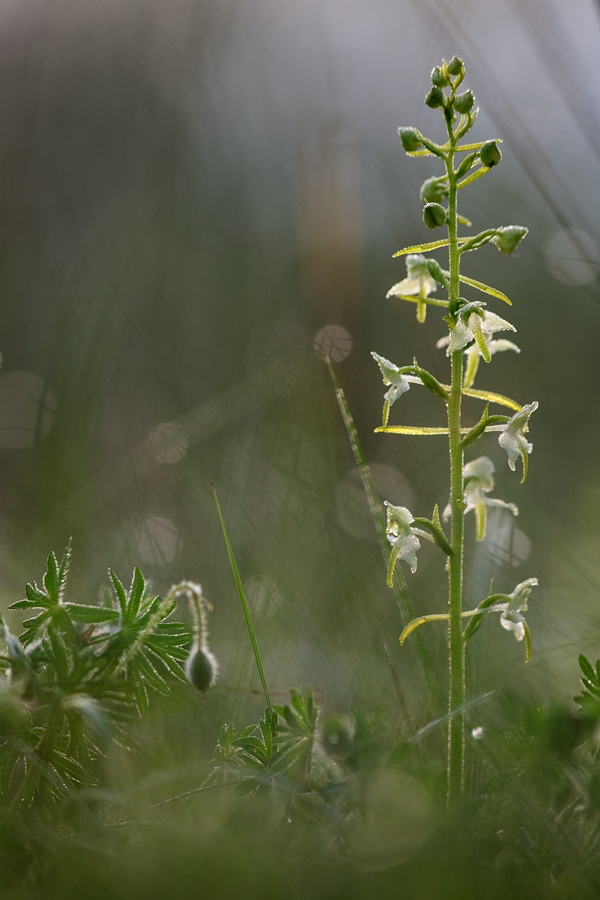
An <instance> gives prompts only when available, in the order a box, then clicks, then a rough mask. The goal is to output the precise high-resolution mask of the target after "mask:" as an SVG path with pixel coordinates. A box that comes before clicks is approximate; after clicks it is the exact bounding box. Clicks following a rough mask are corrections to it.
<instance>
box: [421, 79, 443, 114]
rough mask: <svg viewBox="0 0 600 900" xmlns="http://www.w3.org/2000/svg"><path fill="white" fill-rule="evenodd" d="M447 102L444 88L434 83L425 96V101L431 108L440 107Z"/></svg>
mask: <svg viewBox="0 0 600 900" xmlns="http://www.w3.org/2000/svg"><path fill="white" fill-rule="evenodd" d="M445 102H446V98H445V97H444V92H443V90H442V89H441V88H440V87H437V86H436V85H435V84H434V86H433V87H432V88H431V90H430V91H429V93H428V94H427V96H426V97H425V103H426V104H427V106H428V107H429V108H430V109H438V107H441V106H444V105H445Z"/></svg>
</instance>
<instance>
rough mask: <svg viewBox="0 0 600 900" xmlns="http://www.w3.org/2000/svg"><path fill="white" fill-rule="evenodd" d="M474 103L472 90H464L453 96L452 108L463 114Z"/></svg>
mask: <svg viewBox="0 0 600 900" xmlns="http://www.w3.org/2000/svg"><path fill="white" fill-rule="evenodd" d="M474 103H475V97H474V96H473V91H465V92H464V94H458V95H457V96H456V97H455V98H454V109H455V110H456V112H458V113H461V115H463V114H466V113H468V112H469V110H470V109H471V107H472V106H473V104H474Z"/></svg>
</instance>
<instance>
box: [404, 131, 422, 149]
mask: <svg viewBox="0 0 600 900" xmlns="http://www.w3.org/2000/svg"><path fill="white" fill-rule="evenodd" d="M398 134H399V135H400V140H401V141H402V146H403V147H404V149H405V150H406V152H407V153H414V152H415V150H418V149H419V148H420V147H422V146H423V144H422V143H421V139H420V138H419V135H418V133H417V129H416V128H399V129H398Z"/></svg>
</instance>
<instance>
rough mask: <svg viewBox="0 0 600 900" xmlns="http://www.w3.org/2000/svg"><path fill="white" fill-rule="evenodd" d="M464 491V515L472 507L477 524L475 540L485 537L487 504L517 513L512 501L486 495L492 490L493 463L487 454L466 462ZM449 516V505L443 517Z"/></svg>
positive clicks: (515, 514)
mask: <svg viewBox="0 0 600 900" xmlns="http://www.w3.org/2000/svg"><path fill="white" fill-rule="evenodd" d="M463 478H464V492H465V502H466V504H467V505H466V507H465V515H466V514H467V513H468V512H470V511H471V510H472V509H473V510H475V521H476V524H477V540H478V541H481V540H483V538H484V537H485V526H486V521H487V508H488V507H489V506H496V507H501V508H502V509H506V510H508V511H509V512H511V513H512V514H513V516H518V515H519V510H518V509H517V507H516V506H515V504H514V503H506V502H505V501H504V500H500V499H499V498H497V497H488V496H486V495H487V494H489V492H490V491H493V490H494V463H493V462H492V461H491V459H488V457H487V456H480V457H478V458H477V459H473V460H471V462H468V463H467V464H466V466H465V467H464V469H463ZM449 517H450V505H448V506H447V507H446V509H445V510H444V519H448V518H449Z"/></svg>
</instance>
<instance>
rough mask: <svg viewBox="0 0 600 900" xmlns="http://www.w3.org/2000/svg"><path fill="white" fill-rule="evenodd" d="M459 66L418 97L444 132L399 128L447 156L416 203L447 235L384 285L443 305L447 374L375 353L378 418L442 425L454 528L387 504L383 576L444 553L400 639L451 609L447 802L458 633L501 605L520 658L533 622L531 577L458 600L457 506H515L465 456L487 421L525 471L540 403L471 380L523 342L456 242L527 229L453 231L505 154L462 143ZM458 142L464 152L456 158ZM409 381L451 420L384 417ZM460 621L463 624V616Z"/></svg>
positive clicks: (448, 67) (471, 630)
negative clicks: (477, 412)
mask: <svg viewBox="0 0 600 900" xmlns="http://www.w3.org/2000/svg"><path fill="white" fill-rule="evenodd" d="M464 77H465V69H464V64H463V62H462V60H461V59H459V58H458V57H456V56H455V57H454V58H453V59H451V60H450V62H449V63H446V62H445V61H443V62H442V65H441V66H436V68H434V69H433V71H432V73H431V81H432V87H431V90H430V91H429V93H428V94H427V96H426V98H425V103H426V104H427V106H428V107H430V108H431V109H439V110H440V111H441V113H442V115H443V117H444V122H445V125H446V129H447V133H448V140H447V141H446V143H445V144H443V145H440V144H436V143H434V142H433V141H431V140H429V139H428V138H426V137H425V136H424V135H423V134H421V132H420V131H418V130H417V129H416V128H400V129H399V134H400V138H401V141H402V146H403V147H404V149H405V151H406V152H407V154H408V155H409V156H414V157H422V156H432V155H433V156H436V157H438V159H440V160H441V161H442V162H443V164H444V167H445V173H444V174H443V175H441V176H439V177H434V178H428V179H427V180H426V181H425V183H424V184H423V186H422V188H421V200H422V201H423V203H424V207H423V219H424V222H425V224H426V225H427V227H428V228H431V229H435V228H441V227H444V226H445V227H446V228H447V237H443V238H441V239H440V240H435V241H432V242H429V243H424V244H418V245H415V246H411V247H406V248H405V249H403V250H400V251H399V252H398V253H396V254H395V256H406V265H407V270H408V271H407V277H406V278H404V279H403V280H402V281H400V282H399V283H398V284H396V285H394V286H393V287H392V288H391V290H390V291H389V293H388V296H393V297H398V298H400V299H402V300H406V301H409V302H413V303H416V304H417V319H418V321H419V322H421V323H424V322H425V317H426V313H427V307H428V306H437V307H441V308H443V309H444V310H445V312H446V315H445V316H444V321H445V322H446V324H447V325H448V335H447V336H446V337H445V338H442V339H441V340H440V341H438V343H437V346H438V347H445V348H446V356H448V357H449V358H450V363H451V378H450V384H443V383H441V382H439V381H438V380H437V379H436V378H435V377H434V376H433V375H432V374H430V373H429V372H427V371H425V370H424V369H422V368H421V367H420V366H419V365H418V364H417V361H416V359H415V360H413V363H412V365H408V366H401V367H399V366H397V365H395V364H394V363H391V362H389V361H388V360H386V359H384V358H383V357H381V356H379V355H378V354H376V353H374V354H373V356H374V357H375V359H376V361H377V363H378V365H379V367H380V369H381V372H382V374H383V380H384V384H385V385H386V386H387V387H388V388H389V389H388V391H387V392H386V394H385V398H384V405H383V425H382V426H381V427H380V428H377V429H376V430H377V431H379V432H386V433H388V434H405V435H448V444H449V450H450V503H449V504H448V506H447V508H446V510H445V512H444V516H443V518H444V519H448V518H449V519H450V537H449V538H448V537H447V536H446V534H445V532H444V528H443V526H442V522H441V521H440V516H439V512H438V506H437V505H436V506H435V508H434V511H433V515H432V517H431V519H426V518H420V517H414V516H413V515H412V513H411V512H409V510H408V509H406V508H405V507H399V506H392V505H391V504H389V503H386V506H387V536H388V541H389V542H390V544H391V553H390V559H389V567H388V584H389V585H390V586H392V584H393V576H394V567H395V566H396V563H397V561H398V560H399V559H404V560H405V561H406V562H408V564H409V565H410V567H411V569H412V571H413V572H414V571H415V570H416V567H417V558H416V552H417V550H418V549H419V547H420V541H419V538H427V539H428V540H431V541H433V542H435V543H436V544H437V546H438V547H439V548H440V549H441V550H442V552H443V553H444V554H446V556H447V570H448V582H449V590H448V611H447V612H444V613H435V614H431V615H427V616H422V617H420V618H418V619H414V620H413V621H412V622H410V623H409V624H408V625H407V626H406V628H405V629H404V631H403V633H402V635H401V638H400V640H401V642H403V641H404V640H405V639H406V637H407V636H408V635H409V634H410V633H411V632H412V631H414V629H415V628H416V627H417V626H419V625H421V624H422V623H424V622H429V621H437V620H445V621H448V631H449V639H448V643H449V664H450V686H449V727H448V802H449V803H452V802H454V801H455V800H456V799H458V797H460V794H461V792H462V789H463V777H464V775H463V772H464V719H463V716H462V714H461V709H462V708H463V706H464V703H465V642H466V641H467V640H468V639H469V638H470V637H472V635H473V634H475V632H476V631H477V629H478V628H479V627H480V626H481V624H482V622H483V619H484V618H485V616H486V615H488V614H489V613H490V612H499V613H500V623H501V625H502V626H503V627H504V628H506V629H507V630H510V631H512V632H513V634H514V635H515V637H516V638H517V640H523V639H524V640H525V645H526V652H527V659H529V656H530V653H531V641H530V635H529V629H528V626H527V623H526V621H525V618H524V616H523V613H524V612H525V611H526V609H527V598H528V596H529V594H530V592H531V589H532V587H533V586H534V585H536V584H537V579H535V578H529V579H528V580H527V581H524V582H523V583H522V584H519V585H517V586H516V587H515V589H514V590H513V591H512V593H511V594H500V593H494V592H493V590H492V589H491V592H490V595H489V596H488V597H486V598H485V599H484V600H483V601H482V602H481V603H480V604H479V606H478V607H477V608H476V609H473V610H464V609H463V569H464V516H465V514H466V513H467V512H469V511H470V510H474V512H475V516H476V528H477V539H478V540H481V539H482V538H483V536H484V534H485V526H486V507H487V506H490V505H494V506H504V507H505V508H506V509H507V512H509V513H511V514H513V515H516V514H518V510H517V508H516V507H515V506H514V504H507V503H504V502H503V501H501V500H498V499H492V498H490V497H488V496H487V495H488V494H489V492H490V491H491V490H492V489H493V486H494V481H493V472H494V466H493V463H492V462H491V460H489V459H488V458H487V457H486V456H481V457H479V458H477V459H473V460H472V461H470V462H468V463H467V464H466V465H465V459H464V456H465V450H466V449H467V448H468V447H470V445H471V444H474V443H475V442H476V441H478V440H479V439H480V438H482V437H483V436H484V435H485V434H486V433H488V432H491V431H495V432H498V433H499V437H498V440H499V444H500V446H501V447H502V448H503V449H504V450H506V452H507V454H508V464H509V466H510V468H511V469H512V470H513V471H514V469H515V463H516V461H517V459H518V458H519V456H520V457H521V460H522V465H523V478H522V481H525V478H526V476H527V464H528V455H529V454H530V453H531V450H532V445H531V444H530V443H529V442H528V441H527V438H526V437H525V433H526V432H527V430H528V424H529V417H530V416H531V413H532V412H534V410H535V409H536V408H537V405H538V404H537V402H533V403H529V404H527V405H525V406H522V405H521V404H520V403H517V402H515V401H514V400H511V399H510V398H508V397H505V396H503V395H501V394H496V393H492V392H490V391H486V390H477V389H476V388H474V387H473V384H474V381H475V376H476V374H477V368H478V365H479V361H480V358H481V357H483V359H484V360H485V362H486V363H489V362H490V361H491V358H492V356H493V355H494V354H495V353H497V352H499V351H504V350H513V351H516V352H517V353H518V352H519V348H518V347H516V346H515V344H513V343H512V342H511V341H507V340H502V339H495V338H494V334H495V333H496V332H500V331H515V330H516V329H515V328H514V326H513V325H511V324H510V322H507V321H506V320H505V319H503V318H501V317H500V316H498V315H496V313H493V312H490V311H489V310H488V309H487V308H486V306H487V304H486V303H485V302H482V301H481V300H468V299H465V298H464V297H462V296H461V295H460V285H461V284H464V285H467V286H468V287H470V288H475V289H476V290H478V291H479V292H483V293H485V294H488V295H491V296H492V297H494V298H495V299H499V300H502V301H504V302H505V303H508V304H510V300H509V299H508V297H506V296H505V295H504V294H503V293H502V292H501V291H498V290H496V289H495V288H492V287H490V286H489V285H486V284H483V283H482V282H480V281H476V280H475V279H473V278H469V277H467V276H466V275H463V274H462V273H461V270H460V263H461V258H462V256H463V254H465V253H467V252H470V251H473V250H478V249H479V248H480V247H483V246H484V245H485V244H488V243H493V244H495V245H496V247H497V248H498V249H499V250H501V251H502V253H512V252H513V250H515V248H516V247H517V246H518V244H519V242H520V241H521V239H522V238H524V237H525V235H526V234H527V229H526V228H524V227H521V226H517V225H508V226H504V227H500V228H488V229H486V230H485V231H482V232H480V233H479V234H476V235H464V236H463V235H459V234H458V227H459V225H463V226H467V227H470V226H471V223H470V222H469V221H468V220H467V219H465V218H464V217H462V216H460V215H459V214H458V210H457V197H458V192H459V190H461V189H462V188H465V187H467V186H468V185H470V184H472V183H473V182H475V181H476V180H477V179H478V178H481V177H482V176H483V175H486V174H487V173H488V172H489V171H490V170H491V169H493V168H494V167H495V166H496V165H498V163H499V162H500V160H501V158H502V155H501V152H500V149H499V147H498V143H499V141H498V140H491V141H483V142H479V143H461V141H462V139H463V138H464V136H465V135H466V134H467V133H468V132H469V131H470V129H471V127H472V126H473V124H474V122H475V117H476V115H477V112H478V110H477V109H476V108H474V97H473V94H472V92H471V91H470V90H466V91H462V92H461V93H459V92H458V91H459V88H460V87H461V85H462V82H463V80H464ZM459 154H461V155H462V154H466V156H464V157H462V160H460V157H459ZM441 247H448V252H449V263H448V269H447V270H446V269H443V268H442V266H441V265H440V264H439V263H438V262H437V261H436V260H435V259H432V258H431V257H429V256H425V255H424V254H428V253H429V252H430V251H432V250H437V249H438V248H441ZM438 287H440V288H442V289H443V290H444V291H446V294H447V299H436V298H434V297H432V296H431V294H432V293H433V292H435V291H437V289H438ZM412 384H420V385H424V386H425V387H426V388H427V389H428V390H430V391H431V392H432V393H433V394H435V395H436V396H437V397H438V398H440V399H441V400H442V401H443V403H444V406H445V409H446V416H447V425H446V426H444V427H440V428H425V427H420V426H407V425H389V424H388V417H389V413H390V408H391V406H392V404H393V403H395V401H396V400H397V399H398V398H399V397H400V396H401V395H402V394H403V393H405V391H407V390H408V389H409V388H410V386H411V385H412ZM463 395H467V396H469V397H475V398H478V399H480V400H482V401H484V402H485V407H484V410H483V413H482V415H481V418H480V420H479V422H478V423H477V424H476V425H475V426H473V427H465V426H464V425H463V421H462V415H461V400H462V396H463ZM490 404H494V405H496V406H500V407H504V408H505V409H508V410H509V411H510V415H496V414H490V412H489V407H490ZM465 619H466V620H467V622H468V624H466V627H465V628H463V620H465Z"/></svg>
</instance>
